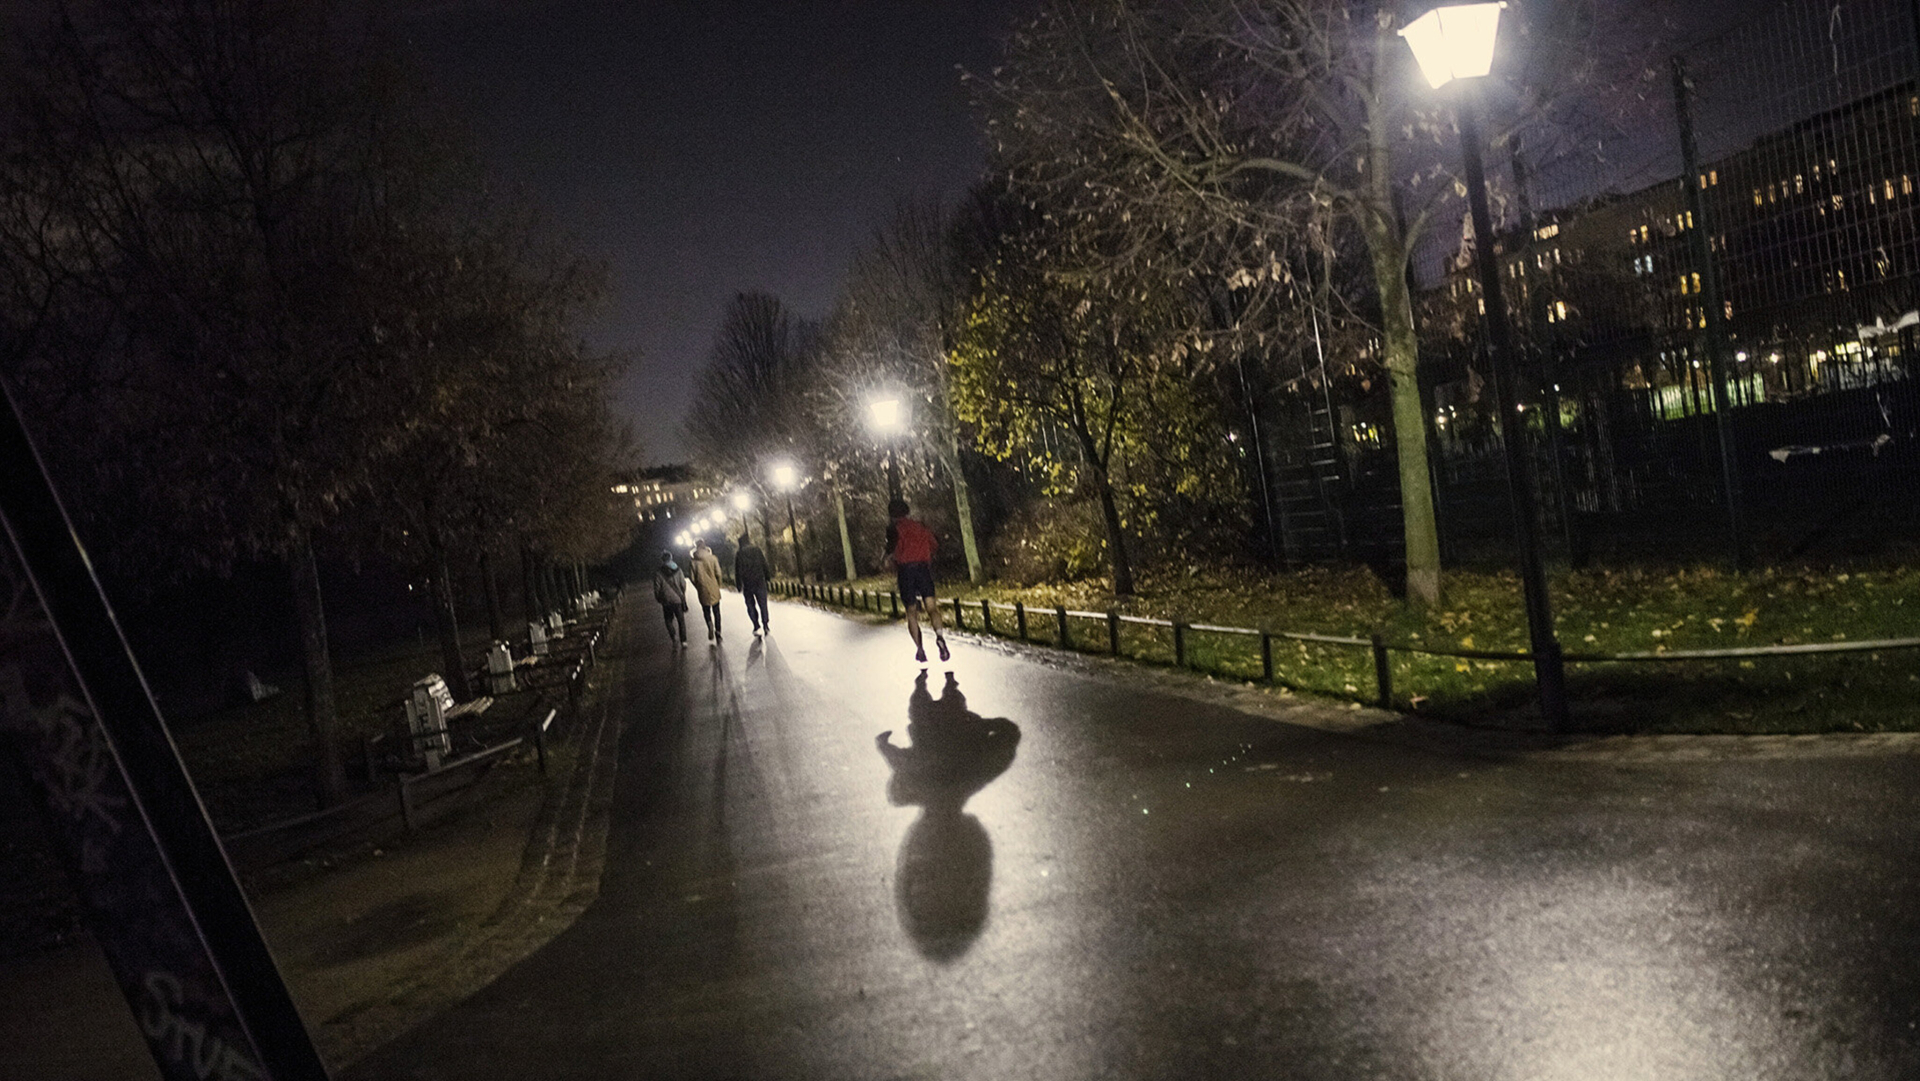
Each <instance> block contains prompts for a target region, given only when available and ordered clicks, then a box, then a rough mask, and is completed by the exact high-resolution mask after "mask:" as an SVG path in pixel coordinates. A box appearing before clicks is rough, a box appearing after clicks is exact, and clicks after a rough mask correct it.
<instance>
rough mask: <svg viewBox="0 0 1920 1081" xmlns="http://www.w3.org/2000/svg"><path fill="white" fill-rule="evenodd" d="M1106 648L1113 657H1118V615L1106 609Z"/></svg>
mask: <svg viewBox="0 0 1920 1081" xmlns="http://www.w3.org/2000/svg"><path fill="white" fill-rule="evenodd" d="M1107 648H1108V649H1110V650H1112V651H1113V655H1114V656H1116V657H1118V656H1119V655H1120V613H1118V612H1116V611H1114V610H1113V609H1111V608H1109V609H1107Z"/></svg>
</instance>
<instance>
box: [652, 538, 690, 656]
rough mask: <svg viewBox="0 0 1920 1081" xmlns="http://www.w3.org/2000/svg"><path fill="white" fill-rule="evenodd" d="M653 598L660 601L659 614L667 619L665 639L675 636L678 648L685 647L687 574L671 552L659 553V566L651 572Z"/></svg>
mask: <svg viewBox="0 0 1920 1081" xmlns="http://www.w3.org/2000/svg"><path fill="white" fill-rule="evenodd" d="M653 599H654V600H656V601H659V602H660V614H661V615H663V616H665V617H666V620H667V641H669V642H672V641H674V640H675V638H676V634H675V629H676V628H678V632H679V633H678V635H677V638H678V640H679V642H680V648H682V649H685V648H686V647H687V576H686V573H685V572H683V571H682V570H681V569H680V564H678V563H675V562H674V561H673V553H672V552H661V553H660V566H659V568H658V569H657V570H655V571H654V572H653Z"/></svg>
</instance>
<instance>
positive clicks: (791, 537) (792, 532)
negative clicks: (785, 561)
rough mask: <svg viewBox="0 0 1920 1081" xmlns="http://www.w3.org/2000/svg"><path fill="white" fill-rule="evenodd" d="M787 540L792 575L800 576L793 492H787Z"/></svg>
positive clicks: (797, 526)
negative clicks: (791, 562) (791, 551)
mask: <svg viewBox="0 0 1920 1081" xmlns="http://www.w3.org/2000/svg"><path fill="white" fill-rule="evenodd" d="M787 540H788V542H789V547H791V548H792V549H793V576H794V577H795V578H798V577H800V576H801V575H802V574H804V573H805V572H804V571H802V570H801V569H800V523H799V522H798V521H795V520H794V517H793V493H792V492H788V493H787Z"/></svg>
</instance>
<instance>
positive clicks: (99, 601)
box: [0, 394, 327, 1081]
mask: <svg viewBox="0 0 1920 1081" xmlns="http://www.w3.org/2000/svg"><path fill="white" fill-rule="evenodd" d="M0 527H3V529H4V533H5V535H6V540H7V543H6V544H4V545H0V594H3V595H0V733H3V734H4V735H5V737H6V742H7V743H8V745H10V746H12V747H13V748H15V749H16V750H17V751H18V752H19V753H20V754H21V756H22V758H23V759H24V761H25V764H26V767H27V773H28V774H29V775H30V776H31V777H32V779H33V782H34V788H35V789H36V794H37V796H38V797H39V799H40V801H41V803H42V805H43V808H44V810H45V811H46V813H47V814H46V818H47V822H48V825H49V827H50V830H49V832H50V833H51V834H52V840H53V842H54V844H55V845H56V847H57V848H58V849H59V850H60V851H61V854H62V856H63V857H64V858H65V861H66V863H67V869H68V872H69V874H70V875H71V877H72V880H73V883H74V886H75V889H76V892H77V893H78V894H79V895H80V898H81V901H82V903H83V904H84V905H85V906H86V911H87V916H88V920H89V924H90V926H91V928H92V930H93V933H94V936H95V937H96V938H97V939H98V940H99V942H100V945H101V948H102V950H103V951H104V952H105V953H106V956H107V962H108V964H109V965H111V966H112V968H113V972H114V976H115V978H116V980H117V981H118V982H119V984H120V990H121V993H122V994H124V995H125V996H126V998H127V1003H128V1005H129V1006H131V1007H132V1009H133V1016H134V1020H135V1022H136V1023H137V1024H138V1026H139V1028H140V1031H141V1034H142V1035H144V1036H145V1037H146V1040H147V1046H148V1048H149V1049H150V1050H151V1051H152V1053H153V1058H154V1062H155V1063H156V1064H158V1066H159V1068H160V1073H161V1075H162V1076H164V1077H166V1078H168V1079H170V1081H171V1079H179V1081H187V1079H189V1078H191V1079H195V1081H201V1079H205V1078H208V1077H228V1078H274V1079H290V1078H300V1079H306V1078H325V1077H326V1076H327V1071H326V1067H325V1066H324V1065H323V1064H322V1063H321V1061H320V1056H319V1054H318V1052H316V1051H315V1049H314V1046H313V1041H312V1039H311V1037H310V1036H309V1035H308V1033H307V1030H306V1026H305V1025H304V1024H303V1023H302V1022H301V1020H300V1015H299V1013H298V1012H297V1011H296V1010H295V1009H294V1005H293V999H292V998H291V996H289V995H288V993H287V988H286V984H285V983H284V982H283V981H282V980H281V978H280V972H279V970H278V969H277V968H276V967H275V965H274V963H273V958H272V956H271V955H270V954H269V953H268V952H267V946H266V942H265V941H264V940H263V939H262V938H261V935H260V930H259V927H258V926H256V925H255V923H254V920H253V912H252V910H251V909H250V908H249V907H248V905H247V899H246V897H245V895H243V894H242V893H241V892H240V885H239V883H238V882H237V881H236V880H235V879H234V875H233V869H232V868H231V867H230V866H229V865H228V863H227V857H226V852H225V851H224V850H223V849H222V848H221V846H220V841H219V838H218V837H216V836H215V834H214V832H213V825H212V823H210V822H209V821H208V820H207V816H206V812H205V810H204V809H203V808H202V807H201V804H200V797H199V794H198V793H197V792H195V791H194V787H193V783H192V781H191V780H190V779H189V778H188V776H187V771H186V767H185V766H184V765H183V764H182V763H181V761H180V755H179V753H178V751H177V750H176V749H175V748H174V745H173V738H172V736H171V735H169V734H168V732H167V728H166V724H165V722H164V721H163V720H162V719H161V716H160V711H159V708H158V707H157V706H156V705H155V704H154V701H153V697H152V696H151V695H150V694H149V693H148V691H147V685H146V681H145V678H144V677H143V676H142V675H141V673H140V669H139V667H138V665H137V664H136V663H135V661H134V658H133V654H132V653H131V652H130V651H129V650H128V648H127V644H126V640H125V639H124V638H123V637H122V636H121V634H120V627H119V624H118V622H117V621H116V619H115V617H114V614H113V610H112V608H111V607H109V606H108V604H107V599H106V594H105V593H104V592H102V590H101V588H100V583H99V582H98V580H97V579H95V578H94V575H93V568H92V566H91V564H90V563H89V562H88V560H87V555H86V552H85V551H84V550H82V549H81V547H80V545H79V543H78V541H77V540H76V538H75V535H74V532H73V525H72V523H71V522H70V521H69V520H68V518H67V515H66V511H65V509H64V508H63V507H62V506H61V505H60V501H59V498H58V497H57V496H56V495H55V494H54V491H53V487H52V485H51V484H50V483H49V482H48V479H47V474H46V471H45V470H44V469H43V468H42V466H41V463H40V458H39V455H38V453H37V452H36V451H35V449H34V447H33V445H32V443H31V441H30V440H29V439H28V437H27V433H26V429H25V426H24V425H23V424H22V423H21V419H20V414H19V412H18V410H17V409H16V408H15V406H14V402H13V398H12V396H11V395H10V394H9V395H7V396H6V406H5V408H4V409H0ZM71 1037H72V1038H76V1039H79V1038H84V1035H83V1034H81V1033H73V1034H71Z"/></svg>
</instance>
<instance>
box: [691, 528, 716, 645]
mask: <svg viewBox="0 0 1920 1081" xmlns="http://www.w3.org/2000/svg"><path fill="white" fill-rule="evenodd" d="M693 591H694V592H695V593H697V594H699V596H700V618H702V619H704V620H706V621H707V641H709V642H713V643H715V644H718V643H719V641H720V557H719V556H717V555H714V554H713V549H712V548H709V547H707V541H706V538H704V537H702V538H701V539H700V543H699V544H697V545H695V546H694V548H693Z"/></svg>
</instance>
